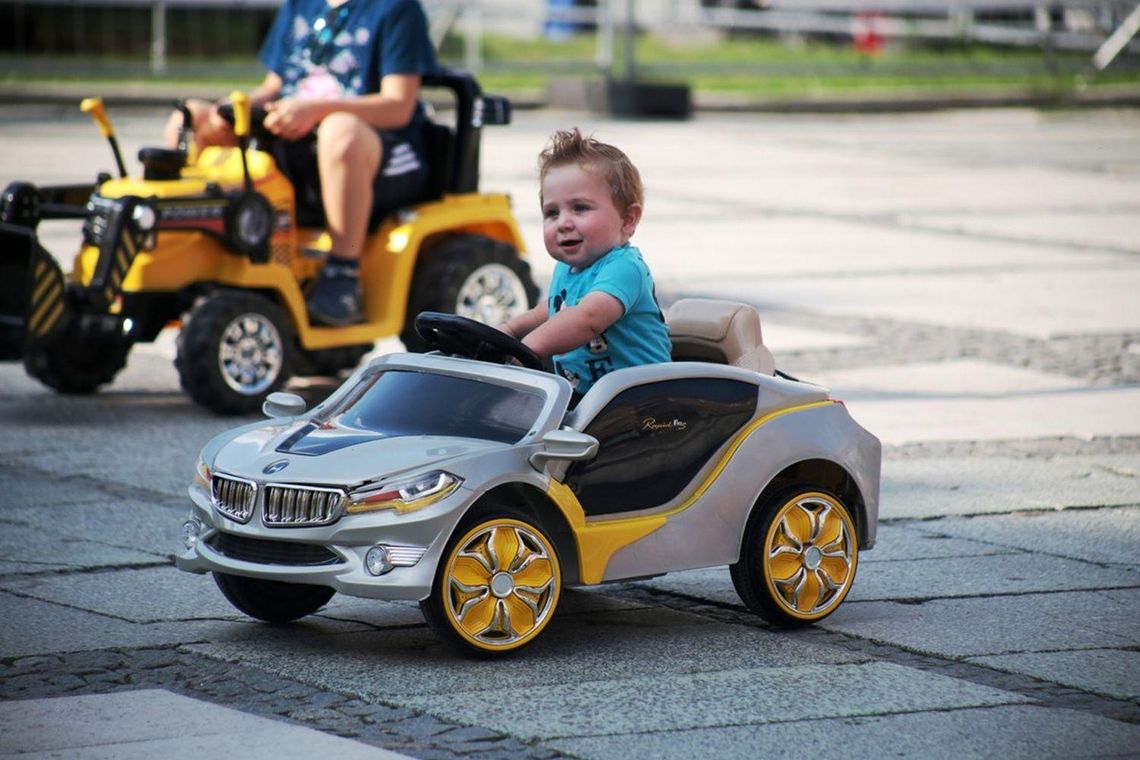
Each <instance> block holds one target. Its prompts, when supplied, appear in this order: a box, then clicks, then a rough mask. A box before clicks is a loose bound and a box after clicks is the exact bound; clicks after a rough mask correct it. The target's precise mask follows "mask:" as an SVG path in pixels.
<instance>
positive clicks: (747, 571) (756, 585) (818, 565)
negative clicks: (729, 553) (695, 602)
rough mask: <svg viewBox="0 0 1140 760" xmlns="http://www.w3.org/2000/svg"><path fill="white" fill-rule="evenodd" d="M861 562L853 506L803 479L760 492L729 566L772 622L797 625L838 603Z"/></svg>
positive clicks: (744, 594) (744, 593) (753, 605)
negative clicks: (738, 550)
mask: <svg viewBox="0 0 1140 760" xmlns="http://www.w3.org/2000/svg"><path fill="white" fill-rule="evenodd" d="M858 562H859V538H858V532H857V531H856V528H855V520H854V515H853V514H852V512H851V509H850V507H848V506H847V505H846V504H844V503H843V501H842V500H841V499H840V498H839V497H838V496H836V495H835V494H833V493H830V492H828V491H826V490H824V489H821V488H816V487H814V486H811V485H810V484H807V483H797V484H794V485H791V486H788V487H785V488H782V489H780V490H779V491H776V492H774V493H771V494H764V495H763V496H761V498H760V501H759V502H758V503H757V505H756V507H755V508H754V509H753V510H752V515H751V516H750V517H749V518H748V524H747V526H746V527H745V529H744V540H743V543H742V546H741V551H740V560H739V561H738V562H737V563H736V564H734V565H732V566H731V568H730V572H731V574H732V584H733V586H735V587H736V591H737V593H738V594H740V598H741V600H742V601H743V602H744V604H745V605H746V606H747V607H748V609H750V610H752V611H753V612H755V613H756V614H757V615H759V616H760V617H762V618H764V619H765V620H767V621H768V622H769V623H771V624H773V625H776V626H780V627H785V628H798V627H801V626H805V625H810V624H812V623H815V622H818V621H820V620H823V619H824V618H825V617H827V616H828V615H830V614H831V613H833V612H835V610H836V609H838V608H839V605H841V604H842V603H843V600H844V599H845V598H846V597H847V593H848V592H849V591H850V590H851V586H852V585H853V584H854V582H855V571H856V569H857V567H858Z"/></svg>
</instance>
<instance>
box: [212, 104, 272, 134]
mask: <svg viewBox="0 0 1140 760" xmlns="http://www.w3.org/2000/svg"><path fill="white" fill-rule="evenodd" d="M266 113H267V112H266V110H265V106H250V109H249V136H250V137H254V138H257V139H258V140H280V139H281V138H280V137H278V136H277V135H275V134H273V133H272V132H270V131H269V130H268V129H266V128H265V115H266ZM218 116H221V117H222V118H223V119H225V120H226V121H227V122H229V125H230V126H231V127H232V126H233V125H234V104H233V103H230V102H225V103H222V104H221V105H219V106H218Z"/></svg>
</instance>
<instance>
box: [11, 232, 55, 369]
mask: <svg viewBox="0 0 1140 760" xmlns="http://www.w3.org/2000/svg"><path fill="white" fill-rule="evenodd" d="M64 286H65V280H64V276H63V270H61V269H60V268H59V264H57V263H56V261H55V259H53V258H52V256H51V254H49V253H48V252H47V251H46V250H44V248H43V246H41V245H40V244H39V241H38V240H37V239H36V233H35V232H33V231H32V230H30V229H28V228H27V227H23V226H19V225H15V224H4V223H0V360H4V361H11V360H17V359H20V358H22V357H23V355H24V349H25V346H27V344H28V343H31V342H39V341H45V340H47V339H48V338H50V337H52V336H53V335H55V334H57V333H58V332H59V331H60V330H62V329H63V328H64V327H65V326H66V324H67V321H68V319H69V318H70V316H71V308H70V306H69V305H68V302H67V298H66V290H65V287H64Z"/></svg>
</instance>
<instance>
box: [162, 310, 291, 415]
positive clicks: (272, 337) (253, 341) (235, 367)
mask: <svg viewBox="0 0 1140 760" xmlns="http://www.w3.org/2000/svg"><path fill="white" fill-rule="evenodd" d="M295 341H296V338H295V336H294V332H293V327H292V324H291V323H290V322H289V319H288V317H286V315H285V312H283V311H282V310H281V309H280V308H279V307H278V306H277V305H276V304H275V303H273V302H272V301H271V300H269V299H268V298H266V297H265V296H262V295H258V294H256V293H250V292H245V291H240V290H218V291H215V292H213V293H211V294H210V295H208V296H205V297H204V298H202V299H199V300H198V302H196V303H195V304H194V306H193V308H192V309H191V310H190V312H189V313H188V314H187V315H186V317H185V318H184V319H183V323H182V332H181V333H179V335H178V354H177V356H176V357H175V359H174V366H175V368H176V369H177V370H178V378H179V380H180V382H181V383H182V388H183V389H184V390H185V391H186V393H187V394H188V395H189V396H190V398H192V399H193V400H194V401H195V402H196V403H198V404H200V405H202V406H204V407H206V408H207V409H210V410H212V411H214V412H216V413H218V414H252V413H254V412H256V411H258V410H259V409H260V408H261V404H262V402H263V401H265V397H266V396H268V395H269V394H270V393H272V392H273V391H275V390H277V389H278V388H280V387H281V386H282V385H284V384H285V381H286V380H288V379H289V377H290V376H291V375H292V372H293V364H294V356H293V346H294V345H295Z"/></svg>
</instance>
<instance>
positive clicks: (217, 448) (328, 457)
mask: <svg viewBox="0 0 1140 760" xmlns="http://www.w3.org/2000/svg"><path fill="white" fill-rule="evenodd" d="M386 371H398V372H404V373H417V376H421V377H424V378H425V380H426V379H428V378H429V377H430V376H436V377H438V376H450V377H454V378H459V379H465V380H470V381H474V382H480V383H491V384H495V385H500V386H503V387H509V388H515V389H521V390H526V391H529V392H531V393H533V394H535V395H536V396H537V397H540V398H542V399H543V401H542V403H541V409H540V411H538V412H537V413H536V415H535V419H534V421H533V424H532V425H531V426H530V429H529V430H526V432H525V434H523V435H522V437H521V439H520V440H517V441H512V442H509V443H508V442H503V441H501V440H493V439H491V438H482V437H466V436H465V437H454V436H447V435H428V434H409V435H385V434H383V433H379V432H376V431H374V430H367V429H360V428H356V427H351V426H348V425H345V424H342V423H341V422H340V421H339V420H338V419H337V418H336V416H335V415H331V414H330V411H331V410H334V409H336V408H337V407H338V405H339V404H340V403H341V402H342V401H343V400H344V399H346V398H347V397H349V396H351V395H352V394H353V393H355V389H356V388H358V387H360V386H361V385H362V384H363V383H365V382H366V381H367V379H368V378H369V377H370V376H371V375H373V374H376V373H382V372H386ZM569 398H570V386H569V384H568V383H567V382H566V380H565V379H563V378H560V377H556V376H554V375H551V374H548V373H543V372H537V371H534V370H528V369H523V368H521V367H508V366H504V365H494V364H488V363H486V362H479V361H471V360H467V359H457V358H452V357H439V356H433V355H424V354H392V355H389V356H383V357H380V358H378V359H375V360H373V361H372V362H370V363H369V364H368V365H367V366H365V367H362V368H361V369H358V370H357V371H356V372H355V373H354V374H353V376H352V377H351V378H349V379H348V380H347V381H345V383H344V384H343V385H342V386H341V387H340V388H339V389H338V390H337V391H336V392H335V393H334V394H333V395H332V396H330V397H329V398H328V399H327V400H326V401H324V402H323V403H321V404H319V405H318V406H316V407H315V408H313V409H312V410H310V411H308V412H306V413H304V414H302V415H299V416H297V417H291V418H281V419H277V420H269V421H261V422H255V423H252V424H249V425H245V426H243V427H239V428H236V429H234V430H230V431H228V432H226V433H222V434H221V435H219V436H217V437H215V438H214V439H213V440H211V441H210V442H209V443H207V444H206V446H205V447H204V448H203V450H202V460H203V462H204V464H205V465H206V466H207V467H208V468H209V469H210V470H211V471H212V472H217V473H224V474H229V475H233V476H236V477H239V478H245V479H249V480H256V481H262V482H264V481H266V480H269V479H271V480H274V481H276V482H282V483H310V484H325V485H330V486H346V487H353V486H357V485H360V484H363V483H365V482H368V481H375V480H376V479H377V478H387V477H389V476H392V475H399V474H401V473H403V472H406V471H412V470H423V469H427V468H431V467H435V466H439V465H441V464H442V463H444V462H448V463H450V465H449V466H450V467H451V468H452V469H453V470H454V469H463V465H461V464H460V463H459V462H460V460H464V461H467V460H471V459H477V458H480V457H482V456H483V455H485V454H489V453H492V452H497V451H502V450H504V449H509V448H512V447H514V446H519V445H522V446H525V445H527V444H529V443H534V442H536V441H538V440H539V439H540V438H541V437H542V435H543V434H545V433H547V432H548V431H550V430H552V429H555V428H558V427H559V426H560V425H561V422H562V418H563V416H564V415H565V411H566V406H567V404H568V402H569ZM438 402H439V405H441V406H446V404H447V403H448V400H447V399H446V398H440V399H438ZM457 474H458V473H457Z"/></svg>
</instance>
